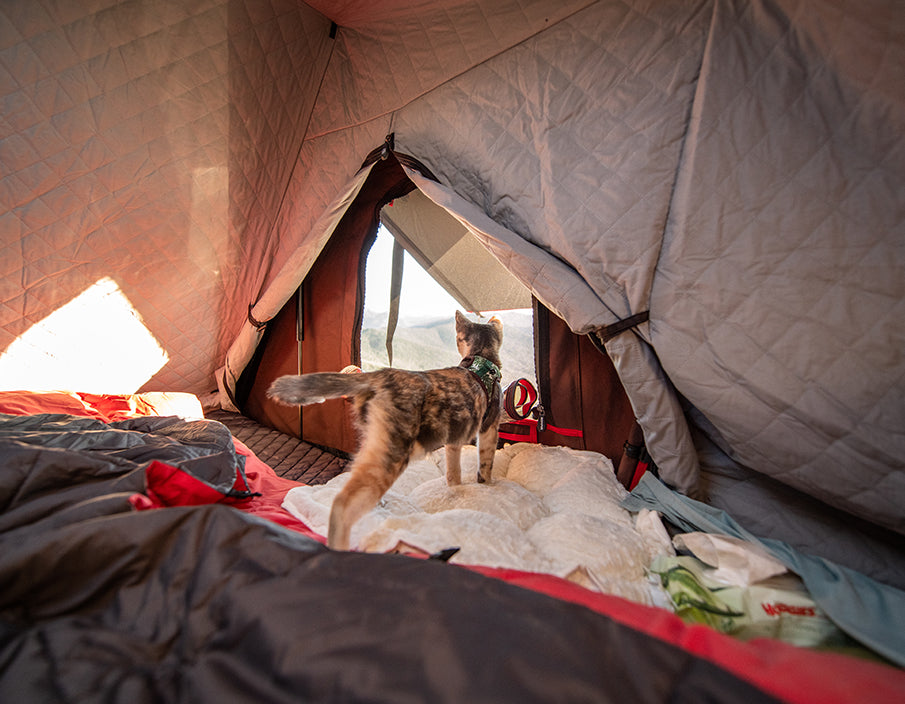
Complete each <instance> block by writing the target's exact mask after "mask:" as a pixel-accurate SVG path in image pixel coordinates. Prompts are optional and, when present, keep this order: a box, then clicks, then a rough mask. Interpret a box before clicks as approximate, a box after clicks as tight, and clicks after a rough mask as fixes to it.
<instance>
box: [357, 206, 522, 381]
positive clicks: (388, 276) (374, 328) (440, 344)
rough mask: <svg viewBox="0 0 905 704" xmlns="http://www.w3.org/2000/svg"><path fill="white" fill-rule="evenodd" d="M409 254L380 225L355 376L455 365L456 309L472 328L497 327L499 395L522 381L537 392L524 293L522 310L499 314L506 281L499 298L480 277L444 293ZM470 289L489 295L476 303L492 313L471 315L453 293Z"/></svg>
mask: <svg viewBox="0 0 905 704" xmlns="http://www.w3.org/2000/svg"><path fill="white" fill-rule="evenodd" d="M406 245H408V246H406ZM478 246H480V245H478ZM397 247H398V248H397ZM411 247H412V245H411V244H410V243H408V242H407V243H406V244H402V243H400V240H399V239H397V238H395V237H394V236H393V234H392V233H391V232H390V230H389V229H388V228H387V227H386V226H385V225H384V224H383V223H381V225H380V227H379V228H378V230H377V237H376V239H375V241H374V244H373V245H372V246H371V248H370V250H369V252H368V254H367V263H366V266H365V286H364V291H365V296H364V311H363V316H362V326H361V340H360V351H361V368H362V369H363V370H364V371H373V370H375V369H379V368H381V367H388V366H393V367H396V368H399V369H414V370H426V369H438V368H442V367H452V366H455V365H457V364H458V363H459V361H460V360H459V354H458V352H457V350H456V333H455V312H456V310H457V309H458V310H461V311H463V312H465V313H467V314H470V315H469V317H470V318H471V319H473V320H478V321H486V320H488V319H490V317H491V316H494V315H495V316H496V317H498V318H499V319H500V320H501V321H502V322H503V346H502V350H501V358H502V362H503V369H502V372H503V379H502V384H503V386H504V388H505V386H506V385H508V384H509V383H510V382H512V381H515V380H516V379H521V378H524V379H528V380H529V381H530V382H531V383H532V384H533V385H534V386H535V387H536V386H537V375H536V372H535V357H534V314H533V310H532V308H531V304H530V300H531V298H530V294H529V293H528V291H527V289H525V291H524V297H523V299H524V301H525V302H527V304H528V305H527V306H526V307H517V308H503V307H502V306H506V305H507V304H509V305H511V301H512V296H511V293H510V291H509V290H508V285H509V282H508V281H506V283H505V285H506V287H507V288H505V290H501V291H499V292H494V290H493V289H494V287H495V286H497V285H499V283H498V279H495V278H493V277H491V278H490V279H486V278H483V277H480V276H479V275H473V277H474V280H473V281H470V282H469V281H463V282H459V283H460V286H456V283H454V282H452V281H450V282H448V283H447V284H446V285H444V284H443V283H441V282H440V281H438V280H437V279H435V278H434V277H433V276H432V275H431V273H430V272H429V271H428V269H426V268H425V267H424V266H423V265H422V264H421V263H420V262H419V260H418V259H416V256H418V255H419V252H416V254H415V255H414V256H413V254H412V253H411V251H410V248H411ZM394 250H396V254H395V256H396V259H397V264H396V266H397V274H396V275H397V277H399V279H400V281H399V284H400V285H399V291H398V295H397V302H396V306H397V307H396V309H395V311H394V306H393V297H394V296H393V292H392V291H393V278H394V274H393V269H394ZM420 258H421V257H419V259H420ZM399 259H401V260H402V261H401V268H398V267H400V264H399V263H398V260H399ZM422 261H423V259H422ZM431 268H434V267H431ZM475 284H478V285H481V286H484V287H487V288H488V289H489V290H487V291H484V292H482V293H481V299H482V301H484V302H487V301H494V300H497V303H496V304H495V305H494V308H493V309H492V310H480V311H478V310H475V309H474V308H473V307H472V306H471V305H469V303H468V300H467V298H466V296H467V294H462V293H460V290H461V289H465V290H468V289H469V288H473V287H474V286H475ZM450 289H451V290H450ZM463 298H466V300H464V301H463V300H462V299H463ZM498 306H499V307H498ZM471 313H476V314H477V315H473V314H471ZM394 320H395V322H394ZM391 356H392V359H391Z"/></svg>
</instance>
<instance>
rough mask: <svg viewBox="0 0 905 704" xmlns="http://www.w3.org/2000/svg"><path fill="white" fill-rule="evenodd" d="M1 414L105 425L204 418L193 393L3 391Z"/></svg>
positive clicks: (0, 402) (0, 392) (1, 393)
mask: <svg viewBox="0 0 905 704" xmlns="http://www.w3.org/2000/svg"><path fill="white" fill-rule="evenodd" d="M0 413H9V414H11V415H33V414H36V413H67V414H69V415H74V416H88V417H91V418H97V419H98V420H102V421H104V422H110V421H116V420H124V419H126V418H134V417H136V416H171V415H178V416H186V417H193V418H201V417H203V411H202V410H201V404H200V403H199V401H198V399H197V397H195V396H194V395H193V394H188V393H164V392H149V393H143V394H122V395H108V394H104V395H100V394H87V393H81V392H76V391H0Z"/></svg>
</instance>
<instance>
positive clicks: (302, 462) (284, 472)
mask: <svg viewBox="0 0 905 704" xmlns="http://www.w3.org/2000/svg"><path fill="white" fill-rule="evenodd" d="M205 417H206V418H208V419H210V420H216V421H219V422H220V423H223V425H225V426H226V427H227V428H229V431H230V432H231V433H232V434H233V437H235V438H236V439H237V440H239V441H240V442H241V443H242V444H244V445H245V446H246V447H247V448H248V449H249V450H251V451H252V452H254V453H255V455H256V456H257V457H258V459H260V460H261V461H262V462H265V463H267V464H268V465H269V466H270V467H271V468H272V469H273V471H274V472H276V473H277V474H278V475H279V476H281V477H285V478H286V479H291V480H293V481H297V482H301V483H303V484H325V483H327V482H328V481H330V480H331V479H332V478H333V477H335V476H336V475H337V474H340V473H341V472H342V471H343V470H344V469H345V468H346V465H347V464H348V463H349V460H348V459H346V458H345V457H340V456H338V455H335V454H333V453H332V452H329V451H327V450H324V449H322V448H320V447H317V446H315V445H311V444H310V443H307V442H305V441H304V440H299V439H298V438H296V437H293V436H292V435H287V434H286V433H282V432H280V431H279V430H274V429H273V428H268V427H266V426H264V425H261V424H260V423H258V422H257V421H255V420H252V419H251V418H247V417H245V416H243V415H241V414H240V413H232V412H230V411H224V410H220V409H218V410H215V411H209V412H208V413H206V414H205Z"/></svg>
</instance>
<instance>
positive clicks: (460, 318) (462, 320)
mask: <svg viewBox="0 0 905 704" xmlns="http://www.w3.org/2000/svg"><path fill="white" fill-rule="evenodd" d="M467 322H468V318H466V317H465V315H464V314H463V313H462V311H460V310H456V328H460V327H462V326H463V325H465V324H466V323H467Z"/></svg>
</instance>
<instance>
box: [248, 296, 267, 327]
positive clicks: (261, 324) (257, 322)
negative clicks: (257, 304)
mask: <svg viewBox="0 0 905 704" xmlns="http://www.w3.org/2000/svg"><path fill="white" fill-rule="evenodd" d="M253 306H254V304H253V303H249V304H248V322H249V323H251V324H252V325H253V326H254V327H255V328H257V329H258V330H260V329H261V328H263V327H264V326H265V325H267V321H266V320H265V321H264V322H261V321H260V320H257V319H256V318H255V317H254V316H253V315H252V314H251V309H252V307H253Z"/></svg>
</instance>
